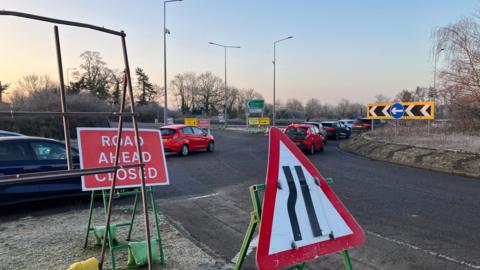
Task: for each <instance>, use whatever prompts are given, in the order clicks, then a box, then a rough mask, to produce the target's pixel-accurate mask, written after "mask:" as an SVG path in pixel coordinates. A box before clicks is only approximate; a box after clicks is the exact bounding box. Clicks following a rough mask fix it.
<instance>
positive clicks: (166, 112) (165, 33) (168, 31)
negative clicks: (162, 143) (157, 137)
mask: <svg viewBox="0 0 480 270" xmlns="http://www.w3.org/2000/svg"><path fill="white" fill-rule="evenodd" d="M180 1H183V0H167V1H163V89H164V91H165V97H164V98H165V101H164V106H163V124H164V125H166V124H167V119H168V102H167V34H170V30H168V29H167V27H166V22H167V3H170V2H180Z"/></svg>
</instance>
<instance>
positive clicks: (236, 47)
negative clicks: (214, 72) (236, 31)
mask: <svg viewBox="0 0 480 270" xmlns="http://www.w3.org/2000/svg"><path fill="white" fill-rule="evenodd" d="M208 44H212V45H216V46H220V47H223V49H224V51H225V86H224V95H225V100H224V102H225V104H224V109H223V116H224V118H225V126H227V49H228V48H232V49H240V46H228V45H222V44H218V43H215V42H208Z"/></svg>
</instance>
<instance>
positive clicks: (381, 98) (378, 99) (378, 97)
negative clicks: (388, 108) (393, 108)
mask: <svg viewBox="0 0 480 270" xmlns="http://www.w3.org/2000/svg"><path fill="white" fill-rule="evenodd" d="M389 101H391V99H390V98H389V97H387V96H384V95H382V94H378V95H376V96H375V103H385V102H389Z"/></svg>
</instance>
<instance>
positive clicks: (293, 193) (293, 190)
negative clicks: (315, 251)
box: [282, 166, 302, 241]
mask: <svg viewBox="0 0 480 270" xmlns="http://www.w3.org/2000/svg"><path fill="white" fill-rule="evenodd" d="M282 168H283V173H285V178H287V184H288V190H289V191H290V192H289V193H288V199H287V211H288V217H289V218H290V226H292V232H293V239H294V240H295V241H300V240H302V233H301V232H300V226H299V225H298V219H297V213H296V212H295V204H296V203H297V187H296V186H295V180H293V175H292V172H291V171H290V167H289V166H282Z"/></svg>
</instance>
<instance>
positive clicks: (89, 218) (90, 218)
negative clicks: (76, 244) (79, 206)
mask: <svg viewBox="0 0 480 270" xmlns="http://www.w3.org/2000/svg"><path fill="white" fill-rule="evenodd" d="M94 201H95V191H92V195H91V198H90V208H89V209H88V223H87V235H86V236H85V244H84V245H83V248H87V246H88V236H89V234H90V226H91V225H92V215H93V202H94Z"/></svg>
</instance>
